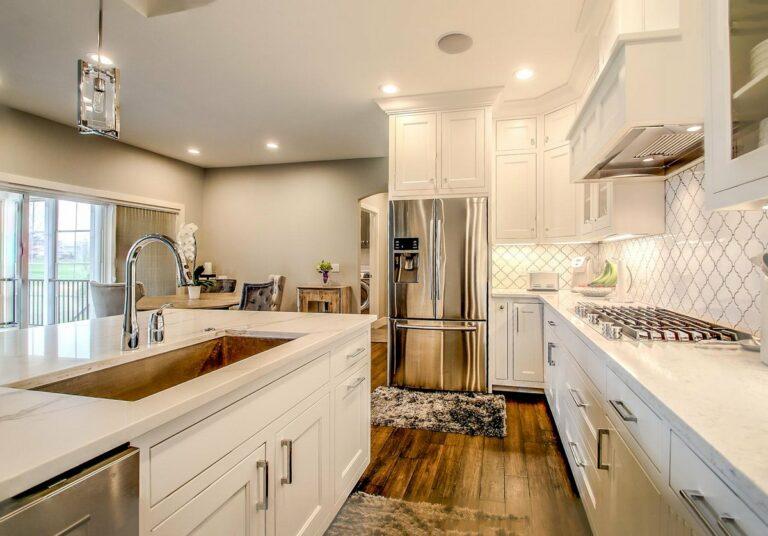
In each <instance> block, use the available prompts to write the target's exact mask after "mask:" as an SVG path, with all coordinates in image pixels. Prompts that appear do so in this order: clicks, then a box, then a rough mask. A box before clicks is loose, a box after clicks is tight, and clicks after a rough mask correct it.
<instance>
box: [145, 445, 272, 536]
mask: <svg viewBox="0 0 768 536" xmlns="http://www.w3.org/2000/svg"><path fill="white" fill-rule="evenodd" d="M268 474H269V473H268V460H267V446H266V443H262V444H261V445H260V446H259V447H258V448H257V449H256V450H254V451H253V452H252V453H251V454H250V455H248V456H247V457H246V458H245V459H244V460H243V461H241V462H240V463H238V464H237V465H236V466H235V467H233V468H232V469H230V470H229V471H227V472H226V473H225V474H223V475H222V476H220V477H219V478H218V479H217V480H216V481H215V482H214V483H213V484H211V485H210V486H208V487H207V488H205V489H204V490H203V491H202V492H201V493H200V494H198V495H197V496H195V497H194V498H193V499H192V500H191V501H189V502H188V503H187V504H185V505H184V506H183V507H182V508H180V509H179V510H178V511H177V512H175V513H174V514H173V515H171V516H170V517H169V518H168V519H166V520H165V521H163V522H162V523H161V524H160V525H158V526H157V527H155V528H154V529H153V530H152V534H153V535H154V536H185V535H189V536H192V535H194V536H219V535H221V534H227V535H232V536H262V535H264V534H266V533H267V525H266V523H267V521H266V520H267V517H266V511H267V506H268V504H267V501H268V495H269V491H268V490H269V488H268V486H269V482H268V480H267V479H268Z"/></svg>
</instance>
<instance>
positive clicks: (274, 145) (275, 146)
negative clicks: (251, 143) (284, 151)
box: [267, 141, 280, 151]
mask: <svg viewBox="0 0 768 536" xmlns="http://www.w3.org/2000/svg"><path fill="white" fill-rule="evenodd" d="M279 148H280V146H279V145H278V144H277V143H275V142H273V141H268V142H267V149H271V150H273V151H274V150H275V149H279Z"/></svg>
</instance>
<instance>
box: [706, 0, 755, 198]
mask: <svg viewBox="0 0 768 536" xmlns="http://www.w3.org/2000/svg"><path fill="white" fill-rule="evenodd" d="M704 4H705V5H706V6H707V18H706V24H707V32H706V35H707V39H708V53H709V54H708V56H709V57H708V67H707V68H708V82H709V85H708V86H709V87H708V90H709V94H708V100H707V104H708V105H707V110H706V119H707V122H706V130H705V132H706V136H705V140H706V141H705V143H706V148H705V155H706V156H705V158H706V184H705V190H706V192H707V204H708V206H709V208H711V209H718V208H761V207H762V206H764V205H765V204H766V203H768V2H766V1H757V0H708V1H707V2H704Z"/></svg>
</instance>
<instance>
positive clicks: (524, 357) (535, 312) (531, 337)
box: [512, 303, 544, 382]
mask: <svg viewBox="0 0 768 536" xmlns="http://www.w3.org/2000/svg"><path fill="white" fill-rule="evenodd" d="M541 315H542V306H541V304H540V303H516V304H515V315H514V317H515V318H514V323H515V325H514V328H513V330H512V331H513V334H512V340H513V348H514V350H513V352H512V354H513V362H514V365H513V370H514V378H515V380H517V381H526V382H543V381H544V356H543V350H544V349H543V343H542V325H541V322H542V318H541Z"/></svg>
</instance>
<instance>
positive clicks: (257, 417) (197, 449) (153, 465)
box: [149, 354, 330, 506]
mask: <svg viewBox="0 0 768 536" xmlns="http://www.w3.org/2000/svg"><path fill="white" fill-rule="evenodd" d="M329 379H330V367H329V356H328V354H325V355H323V356H322V357H319V358H317V359H315V360H314V361H312V362H311V363H308V364H306V365H304V366H303V367H301V368H300V369H298V370H296V371H294V372H292V373H290V374H289V375H287V376H284V377H283V378H280V379H279V380H277V381H275V382H273V383H271V384H270V385H267V386H266V387H264V388H262V389H260V390H259V391H257V392H255V393H253V394H251V395H249V396H247V397H245V398H243V399H241V400H239V401H238V402H235V403H234V404H232V405H231V406H229V407H226V408H224V409H222V410H221V411H218V412H216V413H215V414H214V415H211V416H210V417H207V418H205V419H203V420H202V421H200V422H198V423H197V424H194V425H193V426H190V427H189V428H187V429H185V430H183V431H181V432H179V433H178V434H176V435H174V436H172V437H170V438H168V439H166V440H165V441H162V442H160V443H158V444H157V445H154V446H153V447H151V448H150V451H149V462H150V503H151V504H152V505H153V506H154V505H155V504H157V503H158V502H159V501H161V500H162V499H163V498H165V497H167V496H168V495H169V494H170V493H171V492H173V491H174V490H175V489H178V488H179V487H181V486H182V485H183V484H184V483H186V482H189V481H190V480H191V479H192V478H194V477H195V475H197V474H199V473H200V472H202V471H203V470H205V469H206V468H207V467H209V466H210V465H212V464H213V463H215V462H216V461H217V460H219V459H221V458H222V457H223V456H225V455H226V454H227V453H228V452H229V451H231V450H232V449H234V448H235V447H236V446H237V445H239V444H240V443H242V442H243V441H245V440H246V439H248V438H249V437H251V436H252V435H254V434H255V433H256V432H258V431H259V430H261V429H262V428H264V427H265V426H266V425H267V424H269V423H270V422H272V421H273V420H275V419H276V418H277V417H279V416H280V415H282V414H283V413H285V412H286V411H287V410H288V409H290V408H291V407H293V406H295V405H296V404H298V403H299V402H300V401H301V400H302V399H304V398H306V397H307V396H309V395H310V394H312V393H313V392H314V391H316V390H318V389H319V388H320V387H322V386H323V384H325V383H327V382H328V380H329Z"/></svg>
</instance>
